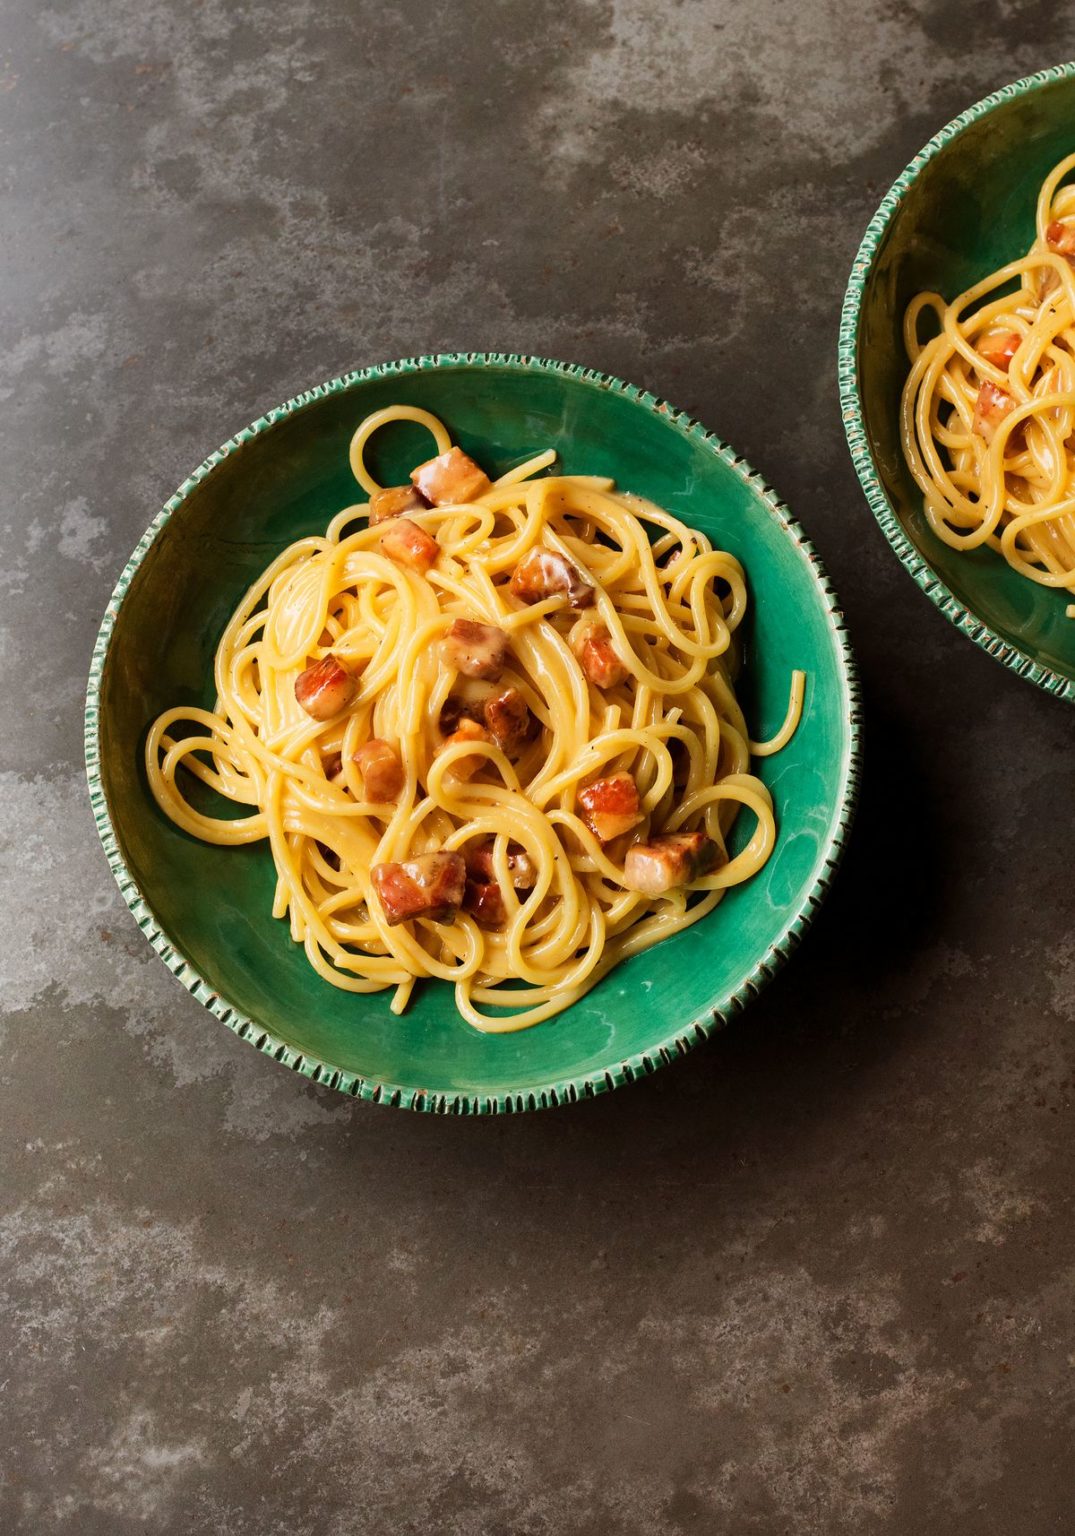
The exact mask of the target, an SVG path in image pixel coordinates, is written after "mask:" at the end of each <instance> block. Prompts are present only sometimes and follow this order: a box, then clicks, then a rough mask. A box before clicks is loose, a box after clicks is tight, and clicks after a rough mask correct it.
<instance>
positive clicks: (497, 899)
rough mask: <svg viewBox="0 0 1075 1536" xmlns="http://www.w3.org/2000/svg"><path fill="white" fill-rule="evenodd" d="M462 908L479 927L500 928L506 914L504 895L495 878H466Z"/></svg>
mask: <svg viewBox="0 0 1075 1536" xmlns="http://www.w3.org/2000/svg"><path fill="white" fill-rule="evenodd" d="M463 910H464V912H469V913H470V915H471V917H472V918H473V919H474V921H475V922H476V923H477V925H478V927H479V928H502V927H503V926H504V919H505V917H506V916H507V912H506V911H505V909H504V895H503V892H502V891H501V889H500V887H499V885H497V883H496V881H495V880H491V881H486V880H468V881H467V885H466V890H465V891H464V893H463Z"/></svg>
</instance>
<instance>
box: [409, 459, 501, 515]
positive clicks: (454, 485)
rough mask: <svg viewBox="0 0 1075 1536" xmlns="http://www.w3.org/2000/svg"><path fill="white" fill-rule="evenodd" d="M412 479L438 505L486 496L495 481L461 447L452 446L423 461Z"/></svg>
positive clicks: (412, 473) (434, 504)
mask: <svg viewBox="0 0 1075 1536" xmlns="http://www.w3.org/2000/svg"><path fill="white" fill-rule="evenodd" d="M411 480H412V481H413V483H414V485H415V486H416V487H417V488H418V490H419V491H420V492H421V494H422V495H423V496H424V497H425V499H426V501H428V502H432V504H433V506H435V507H443V506H445V505H447V504H448V503H449V502H451V503H455V502H459V501H473V500H474V498H475V497H476V496H483V495H484V494H485V492H486V491H487V490H488V489H489V486H490V484H491V482H490V480H489V476H488V475H487V474H486V473H485V471H484V469H481V468H479V466H478V465H477V464H475V462H474V460H473V459H471V458H468V457H467V455H466V454H465V453H464V452H463V450H462V449H461V448H449V449H448V452H447V453H442V454H440V455H439V456H438V457H437V458H435V459H427V461H426V462H425V463H424V464H419V466H418V468H417V469H412V470H411Z"/></svg>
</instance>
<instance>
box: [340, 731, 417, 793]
mask: <svg viewBox="0 0 1075 1536" xmlns="http://www.w3.org/2000/svg"><path fill="white" fill-rule="evenodd" d="M351 761H352V762H353V763H354V765H355V767H356V768H357V769H358V771H359V773H360V774H361V775H362V787H363V789H364V790H365V792H366V799H367V800H378V801H386V800H395V799H397V798H398V796H399V792H400V790H401V789H402V788H403V781H404V777H405V775H404V773H403V764H402V763H401V762H400V760H399V753H398V752H397V751H396V749H395V747H394V746H393V745H392V743H391V742H390V741H382V740H381V738H380V737H379V736H372V737H371V738H370V740H369V741H367V742H365V743H364V744H363V745H362V746H361V747H359V749H358V751H357V752H356V753H355V755H354V757H353V758H352V759H351Z"/></svg>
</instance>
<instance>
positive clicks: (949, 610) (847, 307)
mask: <svg viewBox="0 0 1075 1536" xmlns="http://www.w3.org/2000/svg"><path fill="white" fill-rule="evenodd" d="M1073 77H1075V60H1072V61H1071V62H1069V63H1066V64H1055V65H1053V66H1052V67H1051V68H1049V69H1040V70H1038V71H1037V72H1036V73H1035V74H1033V75H1025V76H1024V77H1023V79H1022V80H1016V81H1014V82H1013V83H1012V84H1011V85H1005V86H1002V87H1001V89H1000V90H999V91H993V92H992V94H991V95H989V96H984V97H983V98H982V100H981V101H977V102H975V104H974V105H973V106H972V107H968V108H967V110H966V111H965V112H961V113H960V114H959V116H958V117H954V118H953V119H952V121H951V122H950V123H948V124H947V125H946V126H945V127H944V128H942V129H941V130H940V132H939V133H935V134H934V135H933V137H932V139H930V141H929V143H928V144H927V145H926V146H925V147H924V148H923V149H921V150H919V152H918V154H917V155H915V157H914V159H913V160H912V161H911V163H910V165H908V166H907V168H906V170H904V171H903V172H901V174H900V175H899V176H898V177H897V178H896V180H895V181H894V182H893V183H892V186H891V187H890V188H889V190H888V191H887V192H886V194H885V196H884V198H883V199H882V201H881V205H880V207H879V208H878V210H877V212H876V213H875V214H874V216H873V218H872V219H871V220H870V222H869V224H868V225H867V227H866V233H865V234H864V235H863V237H862V243H861V245H860V246H859V248H858V253H857V254H856V256H855V260H854V263H853V264H852V267H851V276H850V277H849V279H848V283H847V291H846V293H845V294H844V303H843V311H842V313H841V316H840V338H839V343H838V347H837V371H838V375H839V381H840V410H841V415H842V417H843V423H844V432H845V434H846V436H847V446H848V447H849V448H850V450H851V459H852V462H853V464H854V466H855V473H856V474H857V475H858V477H859V481H860V483H861V485H862V489H863V490H864V491H865V492H866V500H867V501H868V502H869V504H870V510H871V511H872V513H873V515H874V517H875V518H876V519H877V521H878V523H879V524H880V525H881V530H882V532H883V533H884V535H885V538H886V539H887V540H888V542H889V543H890V544H891V545H892V548H893V549H894V550H895V551H896V554H897V555H898V556H899V558H900V560H901V562H902V563H903V565H904V566H905V568H906V569H907V570H908V571H909V572H910V573H911V575H912V576H913V577H914V579H915V581H916V582H917V584H918V585H919V587H921V589H922V591H923V592H924V593H925V594H926V596H927V597H928V598H929V599H930V601H931V602H933V603H935V604H936V606H937V607H938V608H939V609H940V610H941V612H942V613H943V614H944V616H945V618H946V619H949V620H950V621H951V623H953V624H954V625H955V626H956V627H957V629H960V630H962V632H963V633H964V634H965V635H969V636H970V638H971V639H972V640H973V641H974V643H975V645H978V646H980V647H981V648H982V650H983V651H986V652H988V654H989V655H990V656H995V657H996V659H997V660H998V661H1001V662H1003V663H1004V665H1005V666H1006V667H1010V668H1011V670H1012V671H1013V672H1017V673H1018V674H1019V676H1020V677H1025V678H1027V679H1028V680H1029V681H1030V682H1032V683H1036V684H1037V686H1038V687H1039V688H1044V689H1045V690H1046V692H1047V693H1052V694H1055V695H1056V697H1057V698H1061V699H1068V700H1070V701H1072V702H1075V678H1070V677H1064V676H1063V675H1062V674H1061V673H1059V672H1054V671H1053V670H1052V668H1051V667H1046V666H1043V665H1042V663H1041V662H1040V661H1035V659H1034V657H1033V656H1031V655H1029V654H1028V653H1027V652H1026V651H1024V650H1021V649H1020V648H1019V647H1018V646H1015V645H1012V644H1011V643H1010V642H1009V641H1008V640H1005V639H1003V638H1002V636H1000V635H998V634H997V632H996V631H995V630H993V629H991V628H990V627H989V625H988V624H986V623H985V622H984V621H983V620H982V619H980V618H979V617H978V615H977V614H975V613H974V612H973V611H972V610H971V609H969V608H967V607H966V606H965V605H964V604H963V603H962V602H960V600H959V598H957V597H956V596H955V595H954V593H953V592H951V591H950V590H949V588H948V587H947V586H945V584H944V582H943V581H942V580H941V578H940V577H939V576H938V575H937V572H936V571H935V570H934V569H933V567H932V566H931V565H930V564H929V562H928V561H927V560H926V559H925V557H924V556H923V555H922V554H921V552H920V551H919V549H918V548H917V546H916V545H915V544H914V543H913V542H912V540H911V539H910V537H909V536H908V534H907V532H906V530H905V529H904V527H903V524H902V523H901V522H900V520H899V517H898V516H897V514H896V511H895V508H894V507H893V506H892V503H891V502H890V501H889V499H888V496H887V494H886V492H885V489H884V486H883V485H882V484H881V481H880V478H879V476H878V474H877V471H876V469H875V467H874V458H873V450H872V448H871V447H870V442H869V438H868V437H867V434H866V425H865V422H864V420H863V412H862V400H861V396H860V393H859V380H858V333H859V326H860V324H861V320H862V300H863V296H864V294H865V292H866V284H867V281H868V279H869V276H870V270H871V268H872V266H873V263H874V262H875V260H876V259H877V256H878V254H879V252H880V249H881V247H882V245H883V244H884V239H885V236H886V234H887V233H888V229H889V226H890V224H891V223H892V220H893V217H894V216H895V214H896V211H897V209H898V208H899V206H900V203H901V201H902V199H903V196H904V193H905V192H906V191H907V190H908V188H909V187H911V186H912V185H913V183H914V182H915V181H916V180H917V179H918V177H919V175H920V174H921V172H922V170H923V168H924V167H925V166H926V165H928V164H929V162H930V161H931V160H932V159H933V157H934V156H935V155H937V154H939V153H940V151H941V150H942V149H943V148H944V147H945V145H946V144H949V143H950V142H951V141H952V140H953V139H954V138H957V137H958V135H959V134H961V133H962V132H963V130H964V128H967V127H969V125H970V124H971V123H974V122H977V120H978V118H980V117H984V116H985V115H986V114H987V113H989V112H992V111H994V110H995V109H996V108H997V107H1000V106H1002V105H1003V104H1004V103H1005V102H1007V101H1012V100H1014V99H1015V98H1016V97H1017V96H1025V95H1027V94H1029V93H1030V92H1031V91H1036V90H1038V89H1039V87H1041V86H1043V85H1051V84H1052V83H1053V82H1054V81H1057V80H1069V79H1071V78H1073Z"/></svg>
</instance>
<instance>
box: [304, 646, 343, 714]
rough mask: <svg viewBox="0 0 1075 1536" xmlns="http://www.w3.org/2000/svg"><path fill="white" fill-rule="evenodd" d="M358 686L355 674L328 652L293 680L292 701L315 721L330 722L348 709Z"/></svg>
mask: <svg viewBox="0 0 1075 1536" xmlns="http://www.w3.org/2000/svg"><path fill="white" fill-rule="evenodd" d="M357 687H358V684H357V682H356V680H355V676H354V673H353V672H351V670H350V668H349V667H346V666H344V664H343V662H342V661H340V660H338V659H337V657H335V656H333V654H332V652H331V651H330V652H329V654H328V655H327V656H323V657H322V658H321V660H320V661H315V662H314V663H313V665H312V666H309V667H307V668H306V670H305V671H304V672H300V673H299V675H298V677H297V678H296V679H295V697H296V699H298V701H299V703H300V704H301V705H302V707H303V709H304V710H305V711H306V713H307V714H308V715H309V716H311V718H312V719H314V720H331V719H332V717H333V715H338V714H339V713H340V712H341V710H344V709H346V708H347V706H348V704H350V702H351V700H352V699H353V698H354V696H355V689H356V688H357Z"/></svg>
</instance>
